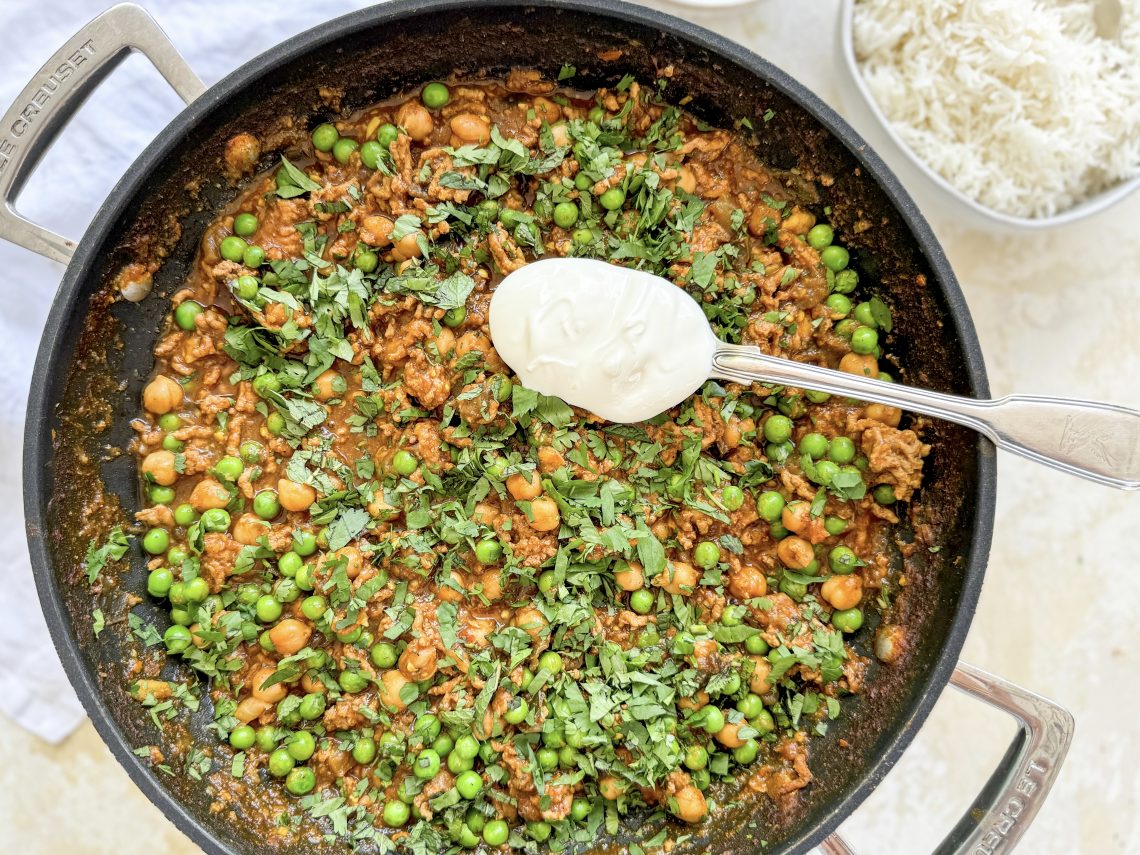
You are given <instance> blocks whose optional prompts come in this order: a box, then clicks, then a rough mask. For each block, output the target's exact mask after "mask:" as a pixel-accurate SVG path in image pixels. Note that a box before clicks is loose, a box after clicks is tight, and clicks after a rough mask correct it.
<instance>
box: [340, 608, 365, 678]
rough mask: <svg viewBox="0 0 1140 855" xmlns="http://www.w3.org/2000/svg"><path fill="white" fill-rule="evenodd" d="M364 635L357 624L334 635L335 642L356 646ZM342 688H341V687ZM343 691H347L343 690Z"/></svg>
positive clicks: (362, 628)
mask: <svg viewBox="0 0 1140 855" xmlns="http://www.w3.org/2000/svg"><path fill="white" fill-rule="evenodd" d="M363 634H364V627H362V626H360V625H359V624H357V625H356V626H354V627H352V628H351V629H348V630H345V631H344V632H338V633H337V634H336V638H337V641H339V642H341V643H342V644H356V642H358V641H359V640H360V636H361V635H363ZM342 688H343V687H342ZM345 691H348V690H347V689H345Z"/></svg>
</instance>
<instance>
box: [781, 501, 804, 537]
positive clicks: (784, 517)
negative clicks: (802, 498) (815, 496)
mask: <svg viewBox="0 0 1140 855" xmlns="http://www.w3.org/2000/svg"><path fill="white" fill-rule="evenodd" d="M780 521H781V522H782V523H783V524H784V528H786V529H787V530H788V531H794V532H795V533H796V534H799V533H800V532H802V531H805V530H806V529H807V527H808V526H809V525H811V505H809V504H808V503H807V502H792V503H791V504H788V505H785V506H784V511H783V513H782V514H780Z"/></svg>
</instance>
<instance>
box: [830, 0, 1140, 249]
mask: <svg viewBox="0 0 1140 855" xmlns="http://www.w3.org/2000/svg"><path fill="white" fill-rule="evenodd" d="M840 49H841V51H842V55H843V58H844V61H845V62H846V64H847V66H848V69H849V71H850V75H851V79H852V82H853V83H854V87H855V89H856V90H857V91H858V93H859V94H860V95H861V96H862V98H863V100H864V101H865V102H866V106H867V108H868V110H869V111H870V113H871V115H872V116H873V117H874V119H876V120H877V121H878V122H879V123H880V124H881V125H882V127H883V130H884V132H885V133H886V135H887V136H888V137H889V138H890V140H891V141H892V142H893V143H894V144H895V145H897V146H898V148H899V149H900V150H901V151H902V152H903V154H904V155H905V156H906V157H907V158H909V160H910V161H912V162H913V164H914V165H915V166H916V167H917V168H918V170H919V171H920V172H921V173H923V174H924V175H925V176H926V177H927V178H929V179H930V181H932V182H933V183H934V184H935V185H937V186H938V187H939V188H941V189H942V190H944V191H945V192H946V193H947V194H949V195H950V196H951V197H953V198H954V199H956V200H957V201H958V202H959V203H961V204H962V205H965V206H966V207H967V208H968V209H970V210H972V211H974V212H976V213H978V214H981V215H983V216H984V217H986V218H988V220H989V221H990V222H1000V223H1003V224H1005V225H1008V226H1015V227H1020V228H1030V229H1043V228H1049V227H1053V226H1058V225H1062V224H1065V223H1070V222H1073V221H1074V220H1078V219H1080V218H1082V217H1087V216H1089V215H1091V214H1094V213H1096V212H1098V211H1102V210H1104V209H1105V208H1107V207H1109V206H1110V205H1113V204H1115V203H1116V202H1119V201H1120V200H1121V199H1123V198H1124V197H1125V196H1127V195H1128V194H1129V193H1132V192H1133V191H1134V190H1136V189H1137V188H1138V187H1140V0H843V5H842V10H841V16H840Z"/></svg>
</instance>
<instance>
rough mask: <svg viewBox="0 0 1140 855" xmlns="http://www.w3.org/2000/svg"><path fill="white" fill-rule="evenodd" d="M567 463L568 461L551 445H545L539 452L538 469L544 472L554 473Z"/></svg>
mask: <svg viewBox="0 0 1140 855" xmlns="http://www.w3.org/2000/svg"><path fill="white" fill-rule="evenodd" d="M565 462H566V460H565V459H564V458H563V457H562V455H561V454H559V453H558V450H557V449H555V448H551V447H550V446H549V445H544V446H543V447H542V448H540V449H539V450H538V468H539V469H541V470H542V471H543V472H553V471H554V470H555V469H557V468H558V467H559V466H562V465H563V464H564V463H565Z"/></svg>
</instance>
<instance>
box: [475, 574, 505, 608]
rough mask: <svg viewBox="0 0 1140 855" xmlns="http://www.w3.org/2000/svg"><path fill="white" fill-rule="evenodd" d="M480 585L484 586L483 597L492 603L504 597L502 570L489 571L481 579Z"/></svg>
mask: <svg viewBox="0 0 1140 855" xmlns="http://www.w3.org/2000/svg"><path fill="white" fill-rule="evenodd" d="M479 583H480V584H481V585H482V586H483V596H484V597H486V598H487V599H488V600H490V601H491V602H494V601H495V600H497V599H499V598H500V597H502V596H503V575H502V570H488V571H487V572H486V573H484V574H483V575H481V576H480V577H479Z"/></svg>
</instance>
